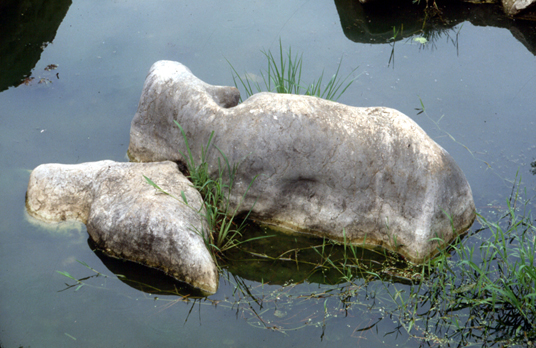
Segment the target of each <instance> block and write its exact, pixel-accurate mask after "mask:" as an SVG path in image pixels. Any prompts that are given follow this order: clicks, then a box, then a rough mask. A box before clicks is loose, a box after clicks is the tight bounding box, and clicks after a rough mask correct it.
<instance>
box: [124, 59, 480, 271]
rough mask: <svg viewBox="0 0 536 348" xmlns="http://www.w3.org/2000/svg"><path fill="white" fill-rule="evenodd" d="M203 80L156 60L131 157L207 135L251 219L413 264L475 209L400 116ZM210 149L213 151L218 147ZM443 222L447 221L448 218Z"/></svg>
mask: <svg viewBox="0 0 536 348" xmlns="http://www.w3.org/2000/svg"><path fill="white" fill-rule="evenodd" d="M238 97H239V93H238V90H237V89H236V88H234V87H219V86H212V85H209V84H207V83H205V82H203V81H201V80H199V79H198V78H196V77H195V76H194V75H193V74H192V72H191V71H190V70H189V69H188V68H187V67H185V66H184V65H182V64H180V63H178V62H171V61H159V62H157V63H155V64H154V65H153V66H152V67H151V69H150V72H149V74H148V76H147V78H146V81H145V85H144V88H143V91H142V95H141V99H140V102H139V106H138V112H137V113H136V115H135V117H134V119H133V121H132V127H131V132H130V146H129V156H130V158H131V160H134V161H141V162H149V161H164V160H172V161H177V162H182V163H183V164H184V163H186V162H187V158H183V156H182V155H181V152H182V153H184V154H186V153H187V149H186V147H185V142H184V139H183V137H182V135H181V133H180V130H179V128H178V127H176V126H175V125H174V121H177V122H178V123H179V124H180V125H181V126H182V127H183V128H184V130H185V132H186V135H187V139H188V141H189V144H190V148H191V150H192V154H193V156H194V157H195V159H196V160H197V161H198V163H199V160H200V158H201V153H202V148H203V147H205V146H206V144H207V142H208V139H209V137H210V134H211V132H212V131H214V132H215V135H214V139H213V144H214V145H215V147H214V146H213V147H210V148H209V150H208V163H209V168H210V171H211V174H212V175H214V176H216V175H217V172H218V170H219V164H218V163H221V155H220V153H219V151H218V150H217V149H219V150H221V152H222V153H223V154H225V155H226V156H227V157H228V159H229V162H231V163H240V167H239V170H238V174H237V175H238V176H237V178H236V180H235V185H234V189H233V192H232V195H231V197H230V199H231V201H232V202H233V203H234V204H235V206H237V205H238V203H239V202H240V200H241V198H242V195H243V194H244V193H245V192H246V190H247V188H248V185H250V183H251V182H252V180H253V179H254V178H255V177H257V178H256V180H255V182H254V183H253V185H252V186H251V188H250V189H249V192H248V195H247V196H246V199H245V200H244V201H243V202H242V205H241V206H240V211H242V212H247V211H248V210H250V209H252V214H251V215H250V216H251V217H252V218H253V219H255V220H257V221H260V222H263V223H266V224H271V225H277V226H279V227H283V228H287V229H290V230H293V231H298V232H304V233H309V234H313V235H316V236H320V237H327V238H331V239H335V240H339V241H344V240H346V241H347V242H350V243H352V244H355V245H361V244H365V245H368V246H382V247H384V248H387V249H390V250H394V251H396V252H398V253H400V254H401V255H403V256H405V257H406V258H407V259H409V260H411V261H414V262H422V261H424V260H426V259H427V258H429V257H430V256H431V255H432V254H434V253H435V252H436V250H437V246H438V243H437V241H433V240H432V239H434V238H436V237H438V238H440V239H442V240H444V242H445V243H448V242H450V241H452V239H453V238H455V237H456V236H457V235H458V234H460V233H462V232H464V231H465V230H467V229H468V228H469V227H470V226H471V224H472V223H473V220H474V218H475V206H474V202H473V197H472V193H471V188H470V186H469V184H468V182H467V180H466V178H465V176H464V174H463V172H462V171H461V170H460V168H459V166H458V165H457V164H456V163H455V161H454V160H453V158H452V157H451V156H450V155H449V154H448V153H447V152H446V151H445V150H444V149H443V148H441V147H440V146H439V145H438V144H436V143H435V142H434V141H433V140H432V139H431V138H430V137H428V135H427V134H426V133H425V132H424V131H423V130H422V129H421V128H420V127H419V126H418V125H417V124H416V123H415V122H413V121H412V120H411V119H410V118H409V117H407V116H406V115H404V114H402V113H400V112H398V111H396V110H393V109H389V108H385V107H367V108H358V107H351V106H347V105H343V104H339V103H335V102H331V101H327V100H323V99H320V98H316V97H309V96H298V95H287V94H273V93H259V94H256V95H254V96H252V97H251V98H249V99H248V100H246V101H245V102H243V103H242V104H240V105H237V103H238ZM216 147H217V149H216ZM451 220H452V221H451Z"/></svg>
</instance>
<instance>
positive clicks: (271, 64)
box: [227, 40, 357, 101]
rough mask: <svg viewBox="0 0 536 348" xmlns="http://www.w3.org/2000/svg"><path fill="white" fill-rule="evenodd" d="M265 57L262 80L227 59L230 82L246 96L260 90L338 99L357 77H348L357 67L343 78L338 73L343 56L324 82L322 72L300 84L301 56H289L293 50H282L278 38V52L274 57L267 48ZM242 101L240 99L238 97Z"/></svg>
mask: <svg viewBox="0 0 536 348" xmlns="http://www.w3.org/2000/svg"><path fill="white" fill-rule="evenodd" d="M262 53H263V54H264V56H265V58H266V62H267V68H266V70H265V71H261V72H260V76H261V79H262V83H263V84H264V86H263V87H261V84H260V83H259V81H254V80H253V79H251V78H250V77H249V75H248V74H244V75H243V76H240V74H239V73H238V71H237V70H236V69H235V68H234V66H233V65H232V64H231V63H230V62H229V61H227V62H228V63H229V65H230V66H231V70H232V73H233V81H234V84H235V86H236V87H237V88H238V87H239V85H240V86H241V87H242V88H243V89H244V90H245V92H246V99H247V98H249V97H251V96H252V95H253V94H255V93H258V92H263V91H268V92H276V93H286V94H305V95H311V96H316V97H319V98H324V99H328V100H333V101H337V100H338V99H339V98H340V97H341V95H342V94H343V93H344V92H346V90H347V89H348V88H349V87H350V86H351V85H352V83H353V82H354V81H355V80H356V79H357V77H354V78H351V75H352V74H353V73H354V72H355V71H356V70H357V68H355V69H353V70H352V72H351V73H350V74H348V75H347V76H346V77H344V78H341V76H339V73H340V69H341V64H342V59H341V62H340V63H339V65H338V67H337V70H336V71H335V73H334V74H333V76H332V77H331V78H330V79H329V80H328V82H327V83H326V84H325V85H324V84H323V82H324V72H322V74H321V75H320V77H319V78H318V79H317V80H315V81H313V82H312V83H310V84H307V85H305V86H304V85H303V84H302V81H301V77H302V66H303V59H302V55H301V54H300V55H298V54H296V55H292V49H291V48H290V47H289V49H288V51H287V52H285V51H284V50H283V45H282V43H281V40H279V55H276V56H274V55H273V54H272V52H271V51H270V50H268V51H262ZM241 101H242V99H241Z"/></svg>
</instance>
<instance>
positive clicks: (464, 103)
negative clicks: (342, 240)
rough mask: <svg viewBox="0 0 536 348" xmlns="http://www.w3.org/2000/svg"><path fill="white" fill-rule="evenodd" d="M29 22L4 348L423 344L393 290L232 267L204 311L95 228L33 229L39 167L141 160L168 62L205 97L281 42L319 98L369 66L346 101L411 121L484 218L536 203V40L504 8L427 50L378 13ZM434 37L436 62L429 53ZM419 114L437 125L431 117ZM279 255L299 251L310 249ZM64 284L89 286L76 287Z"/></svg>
mask: <svg viewBox="0 0 536 348" xmlns="http://www.w3.org/2000/svg"><path fill="white" fill-rule="evenodd" d="M21 6H23V5H21ZM24 6H27V7H26V8H22V7H20V8H17V9H14V10H13V9H11V8H9V7H5V8H2V7H1V6H0V32H2V35H0V36H1V37H2V38H1V39H0V47H1V50H0V52H1V53H0V62H1V63H2V64H1V66H0V83H1V84H0V91H2V92H1V93H0V105H1V108H0V161H1V163H2V171H1V172H0V197H1V198H2V199H1V201H0V205H1V209H0V346H1V347H3V348H11V347H20V346H23V347H30V346H31V347H96V346H102V347H112V346H113V347H120V346H125V347H158V346H162V347H169V346H181V347H189V346H195V347H199V346H219V347H249V346H252V345H255V346H259V347H274V346H283V347H291V346H296V347H302V346H328V345H330V346H333V345H334V344H335V345H336V346H343V345H354V346H355V345H365V344H366V345H367V346H371V347H382V346H388V347H393V346H409V347H413V346H416V345H418V344H419V340H418V339H414V338H410V337H409V336H408V335H407V334H405V333H404V332H403V330H402V332H399V331H397V327H398V323H397V319H396V318H394V317H389V315H387V314H386V312H385V311H386V310H387V309H388V308H386V307H385V306H386V305H382V306H374V304H375V303H380V302H381V301H382V298H383V296H385V293H382V292H381V289H383V288H384V287H385V286H384V285H383V284H382V282H379V281H373V282H365V281H361V282H360V281H356V285H353V286H352V288H350V289H349V288H348V287H347V286H346V287H345V284H343V283H339V281H338V278H337V276H336V275H329V274H328V275H323V276H322V277H317V278H309V281H307V282H304V281H303V279H306V278H307V277H308V274H309V273H310V271H311V269H309V270H308V269H306V268H303V269H301V270H299V269H296V266H295V265H293V264H292V262H290V263H289V262H285V260H277V261H274V260H268V261H266V260H261V261H259V260H257V261H255V262H251V263H248V264H246V265H245V266H241V265H240V263H239V262H231V263H230V264H229V268H228V269H227V270H225V271H224V272H223V274H222V276H221V279H220V289H219V291H218V293H217V294H216V295H214V296H210V297H209V298H208V299H201V300H192V299H188V297H186V298H183V297H179V296H176V295H173V294H170V292H173V291H175V287H178V288H179V289H178V290H179V291H182V290H181V289H180V286H181V285H180V284H178V283H174V282H170V281H169V280H162V279H161V276H160V275H159V274H157V273H156V274H153V273H152V272H150V271H148V270H147V269H145V268H140V267H138V266H136V265H131V264H129V263H125V262H122V261H117V260H114V259H109V258H107V257H106V256H104V255H102V254H100V253H99V252H94V251H92V247H91V245H90V244H89V245H88V241H87V239H88V238H87V233H86V231H85V227H84V226H78V225H59V226H50V225H44V224H39V223H37V222H36V221H34V220H32V219H29V218H28V217H27V215H26V213H25V207H24V195H25V191H26V186H27V183H28V178H29V171H30V170H31V169H33V168H35V167H36V166H37V165H39V164H41V163H49V162H59V163H80V162H86V161H95V160H102V159H112V160H116V161H126V157H125V154H126V150H127V147H128V142H129V129H130V122H131V120H132V117H133V115H134V113H135V111H136V108H137V102H138V99H139V97H140V93H141V88H142V86H143V82H144V79H145V76H146V74H147V71H148V69H149V67H150V66H151V64H152V63H154V62H155V61H157V60H161V59H170V60H177V61H180V62H182V63H183V64H185V65H186V66H188V67H189V68H190V69H191V70H192V71H193V73H194V74H195V75H197V76H198V77H199V78H201V79H203V80H205V81H207V82H208V83H211V84H220V85H232V83H233V81H232V75H231V71H230V67H229V65H228V63H227V61H226V60H229V61H230V62H232V64H233V65H234V66H235V67H236V68H237V69H238V70H239V71H248V72H252V73H258V71H259V70H260V69H264V68H265V61H264V57H263V55H262V53H261V50H262V49H272V50H274V51H276V50H277V49H278V44H279V39H280V38H281V40H282V42H283V45H284V46H291V47H292V50H293V51H294V52H303V60H304V71H303V77H302V79H303V80H305V81H308V80H311V81H312V80H314V79H316V78H318V76H319V75H320V73H321V72H322V70H323V69H325V71H326V73H328V74H329V73H331V72H333V71H334V70H335V69H336V67H337V66H338V64H339V61H340V59H341V58H342V60H343V63H342V69H343V74H344V73H349V72H351V71H352V69H353V68H355V67H358V66H359V68H358V69H357V70H356V74H360V75H359V77H358V79H357V80H356V82H355V83H354V84H353V85H352V86H351V88H350V89H348V90H347V91H346V93H345V94H344V95H343V96H342V97H341V99H340V100H339V101H340V102H342V103H345V104H349V105H354V106H388V107H393V108H396V109H398V110H400V111H402V112H403V113H405V114H407V115H408V116H410V117H411V118H413V119H414V120H415V121H416V122H417V123H418V124H419V125H421V126H422V127H423V128H424V129H425V131H427V132H428V133H429V134H430V136H431V137H432V138H433V139H434V140H436V141H437V142H438V143H439V144H440V145H441V146H443V147H444V148H445V149H446V150H447V151H448V152H449V153H450V154H451V155H452V156H453V157H454V158H455V160H456V161H457V162H458V163H459V165H460V167H461V168H462V170H463V171H464V172H465V174H466V176H467V179H468V180H469V183H470V184H471V187H472V189H473V194H474V197H475V203H476V205H477V209H478V210H479V212H481V213H482V214H488V213H490V212H491V211H492V210H496V209H499V208H500V207H504V206H505V205H506V199H507V198H508V196H509V195H510V193H511V189H512V183H513V181H514V180H515V177H516V173H518V172H519V175H520V176H521V178H522V179H521V187H523V188H526V190H527V194H528V196H533V195H534V194H535V189H536V176H534V175H533V174H532V173H531V171H530V169H531V167H530V163H531V162H532V161H533V160H534V159H535V158H536V141H535V134H536V114H535V110H536V98H535V97H534V95H535V91H536V58H535V56H534V54H535V53H536V31H535V30H534V27H535V26H534V23H531V22H523V21H513V20H510V19H507V18H504V17H502V16H501V15H500V11H499V9H498V8H497V7H495V6H491V5H481V6H480V7H478V6H475V5H469V4H463V5H460V6H456V8H454V5H452V7H453V8H452V9H450V10H449V9H445V10H444V13H443V21H441V20H438V21H437V23H436V30H435V31H432V32H426V33H422V32H420V31H419V29H420V28H421V27H422V21H423V15H422V9H420V10H419V9H418V10H415V9H384V11H383V12H381V13H376V12H377V11H371V10H370V9H368V10H366V11H364V10H363V9H362V8H361V7H360V6H358V5H356V4H355V3H354V2H352V1H349V0H340V1H339V0H337V1H335V2H329V1H319V0H286V1H281V0H276V1H263V0H258V1H248V2H244V1H227V2H225V3H223V2H221V1H197V2H192V1H152V2H147V1H135V0H115V1H105V2H102V1H101V2H95V1H73V2H72V3H71V2H70V1H60V0H57V1H48V2H44V1H43V2H41V1H30V2H25V5H24ZM10 11H11V12H10ZM13 13H14V16H15V17H13V16H12V15H13ZM21 13H22V14H23V15H20V14H21ZM10 16H11V17H10ZM24 16H26V17H24ZM13 18H15V19H13ZM27 18H30V19H27ZM393 26H395V27H396V28H397V30H399V31H400V32H399V33H398V34H397V38H396V40H390V38H391V37H393V36H394V32H393ZM35 33H43V34H42V35H41V34H39V35H36V34H35ZM421 36H425V37H426V38H427V40H428V42H427V43H426V44H424V45H422V44H420V43H419V42H418V41H415V40H414V38H417V37H421ZM43 42H48V45H43ZM51 64H53V65H56V66H57V67H56V66H51ZM47 67H48V68H47ZM30 76H31V77H33V79H31V78H30ZM24 78H28V79H26V81H25V83H23V84H21V85H20V86H18V87H16V86H17V85H18V84H20V82H21V81H22V80H24ZM421 101H422V103H423V104H424V106H425V110H426V112H425V113H420V110H417V109H421V108H422V105H421ZM529 207H531V208H534V207H535V206H534V203H530V204H529ZM252 233H253V232H252ZM259 233H262V232H259ZM280 238H281V239H283V240H286V242H285V243H286V244H285V245H286V246H288V248H289V249H291V248H293V243H298V242H299V241H298V240H297V239H295V238H294V237H288V236H284V237H283V236H282V237H280ZM314 243H317V242H316V241H315V242H313V244H314ZM263 247H265V248H270V246H269V245H268V246H263ZM242 258H243V256H242ZM77 260H78V261H81V262H83V263H85V264H87V265H88V266H89V267H91V268H92V269H93V270H92V269H90V268H88V267H86V266H84V265H83V264H81V263H80V262H77ZM313 269H314V267H313ZM56 271H63V272H68V273H69V274H71V275H73V276H74V277H76V278H84V277H89V278H87V279H85V280H84V281H83V283H84V284H85V285H84V286H82V287H79V286H78V285H77V283H75V282H73V281H71V280H70V279H68V278H67V277H65V276H63V275H61V274H59V273H57V272H56ZM117 274H124V275H126V276H127V278H129V279H131V280H136V281H139V282H145V283H149V284H151V285H153V286H157V287H158V288H159V289H167V292H162V291H157V290H155V289H153V288H150V287H147V286H146V285H140V284H138V283H135V282H133V281H123V280H122V279H121V278H120V277H119V278H118V277H117V276H116V275H117ZM140 274H141V276H140ZM104 275H107V277H106V276H104ZM137 277H138V278H137ZM326 279H328V280H326ZM329 279H331V280H332V281H330V280H329ZM390 281H392V282H393V283H394V284H399V285H400V286H402V287H403V286H404V283H403V281H401V280H400V279H394V280H388V279H386V281H385V283H389V282H390ZM66 284H67V285H66ZM73 284H74V285H76V286H74V287H70V285H73ZM155 284H156V285H155ZM337 292H340V296H339V295H333V294H336V293H337ZM326 294H330V295H329V296H328V295H326ZM345 296H346V297H345ZM347 302H352V303H353V304H354V305H353V306H352V307H351V308H350V309H348V308H347V307H346V306H345V303H347ZM386 303H387V302H386ZM369 328H370V329H369Z"/></svg>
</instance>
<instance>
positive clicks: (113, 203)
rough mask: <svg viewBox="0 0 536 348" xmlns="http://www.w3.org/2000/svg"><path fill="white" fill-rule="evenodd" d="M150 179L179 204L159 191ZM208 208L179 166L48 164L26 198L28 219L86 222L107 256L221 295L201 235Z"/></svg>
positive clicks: (32, 177) (33, 179)
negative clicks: (132, 262)
mask: <svg viewBox="0 0 536 348" xmlns="http://www.w3.org/2000/svg"><path fill="white" fill-rule="evenodd" d="M144 175H145V176H147V177H148V178H150V179H151V180H153V181H154V182H155V183H157V184H158V185H159V186H160V187H161V188H162V189H163V190H165V191H166V192H168V193H170V194H172V195H174V196H175V197H178V198H179V200H177V199H174V198H172V197H171V196H168V195H165V194H163V193H159V192H158V191H157V190H156V189H154V188H153V187H152V186H150V185H149V184H148V183H147V182H146V180H145V178H144V177H143V176H144ZM181 192H184V194H185V197H186V199H187V201H188V205H186V204H184V203H183V202H182V201H181V198H180V197H181ZM202 204H203V203H202V199H201V196H200V194H199V192H197V191H196V190H195V189H193V188H192V184H191V183H190V181H188V179H186V177H184V175H182V173H180V171H179V170H178V169H177V165H176V164H175V163H173V162H161V163H146V164H142V163H117V162H113V161H100V162H91V163H82V164H75V165H65V164H43V165H40V166H38V167H37V168H35V169H34V170H33V171H32V173H31V175H30V182H29V184H28V192H27V194H26V207H27V210H28V212H29V213H30V215H32V216H34V217H36V218H38V219H41V220H45V221H66V220H78V221H81V222H83V223H84V224H86V225H87V231H88V233H89V235H90V237H91V238H92V239H93V241H95V243H96V244H97V245H98V246H99V247H100V248H102V249H103V250H104V251H105V252H106V253H108V254H109V255H112V256H116V257H119V258H124V259H128V260H131V261H135V262H139V263H141V264H144V265H147V266H150V267H155V268H158V269H161V270H163V271H164V272H166V273H167V274H169V275H171V276H173V277H175V278H177V279H179V280H181V281H184V282H186V283H189V284H191V285H192V286H194V287H196V288H199V289H201V290H203V291H204V292H206V293H215V292H216V290H217V288H218V279H219V278H218V270H217V268H216V265H215V263H214V260H213V259H212V257H211V255H210V253H209V251H208V250H207V248H206V246H205V243H204V241H203V237H202V234H203V235H204V236H206V233H207V232H208V226H207V223H206V220H205V219H204V218H202V217H201V215H200V214H202V212H203V210H202V207H203V205H202Z"/></svg>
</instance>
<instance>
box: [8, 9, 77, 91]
mask: <svg viewBox="0 0 536 348" xmlns="http://www.w3.org/2000/svg"><path fill="white" fill-rule="evenodd" d="M71 3H72V1H71V0H55V1H45V0H28V1H15V0H13V1H5V2H1V3H0V52H2V54H0V67H1V69H2V74H0V92H1V91H3V90H6V89H8V88H9V87H12V86H15V87H16V86H18V85H20V84H21V82H22V81H24V79H25V78H26V77H29V76H30V75H31V71H32V69H33V68H34V67H35V64H36V63H37V62H38V61H39V59H40V58H41V53H42V52H43V50H44V48H45V47H46V46H47V45H48V44H49V43H51V42H52V41H53V40H54V37H55V36H56V31H57V30H58V27H59V26H60V24H61V21H62V20H63V18H64V17H65V15H66V14H67V11H68V10H69V6H71Z"/></svg>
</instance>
